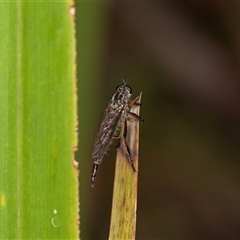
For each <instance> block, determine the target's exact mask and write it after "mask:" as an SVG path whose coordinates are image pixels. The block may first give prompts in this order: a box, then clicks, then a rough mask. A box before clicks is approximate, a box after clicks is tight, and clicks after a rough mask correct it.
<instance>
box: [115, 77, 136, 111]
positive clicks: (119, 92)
mask: <svg viewBox="0 0 240 240" xmlns="http://www.w3.org/2000/svg"><path fill="white" fill-rule="evenodd" d="M131 95H132V88H131V87H130V86H128V85H127V82H125V81H124V83H123V84H122V85H120V86H118V87H117V88H116V92H115V93H114V94H113V96H112V99H111V107H112V108H113V109H116V108H118V107H125V106H126V107H127V106H128V102H129V100H130V97H131Z"/></svg>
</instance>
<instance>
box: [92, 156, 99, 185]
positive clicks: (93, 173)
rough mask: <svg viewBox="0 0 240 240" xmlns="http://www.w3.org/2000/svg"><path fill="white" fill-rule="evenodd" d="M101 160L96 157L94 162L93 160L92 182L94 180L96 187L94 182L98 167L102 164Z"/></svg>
mask: <svg viewBox="0 0 240 240" xmlns="http://www.w3.org/2000/svg"><path fill="white" fill-rule="evenodd" d="M100 163H101V161H99V159H96V160H95V161H94V162H93V168H92V179H91V182H92V185H91V186H92V187H94V184H95V179H96V176H97V172H98V167H99V165H100Z"/></svg>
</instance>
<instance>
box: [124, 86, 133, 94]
mask: <svg viewBox="0 0 240 240" xmlns="http://www.w3.org/2000/svg"><path fill="white" fill-rule="evenodd" d="M125 90H127V91H128V92H129V93H132V88H131V87H130V86H128V85H127V86H125Z"/></svg>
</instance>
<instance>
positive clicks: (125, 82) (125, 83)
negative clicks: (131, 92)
mask: <svg viewBox="0 0 240 240" xmlns="http://www.w3.org/2000/svg"><path fill="white" fill-rule="evenodd" d="M122 80H123V84H124V86H126V85H127V79H126V80H125V79H124V78H122Z"/></svg>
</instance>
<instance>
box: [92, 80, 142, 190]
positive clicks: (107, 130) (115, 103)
mask: <svg viewBox="0 0 240 240" xmlns="http://www.w3.org/2000/svg"><path fill="white" fill-rule="evenodd" d="M131 95H132V89H131V87H130V86H128V85H127V81H125V80H123V84H122V85H120V86H118V87H117V88H116V91H115V93H114V94H113V96H112V98H111V99H110V101H109V102H108V105H107V108H106V109H105V111H104V114H103V117H102V121H101V123H100V126H99V129H98V131H97V133H96V136H95V139H94V143H93V149H92V158H93V160H94V162H93V169H92V187H94V183H95V178H96V175H97V171H98V167H99V165H100V164H101V162H102V159H103V156H104V155H105V154H106V152H107V150H108V148H109V146H110V144H111V142H112V140H113V138H115V137H116V134H117V131H118V128H119V127H120V126H123V127H124V133H123V134H122V136H119V137H117V138H119V139H120V140H121V138H124V144H125V146H126V149H127V154H128V157H129V162H130V165H131V167H132V169H133V171H134V172H136V169H135V167H134V164H133V160H132V156H131V152H130V149H129V147H128V144H127V141H126V136H127V119H128V118H129V117H134V118H136V119H137V120H139V121H141V122H143V119H142V118H141V117H140V116H138V115H136V114H135V113H132V112H130V111H129V110H130V107H131V106H132V105H140V104H139V103H137V101H138V100H139V97H136V98H135V99H133V100H132V101H130V97H131Z"/></svg>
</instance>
